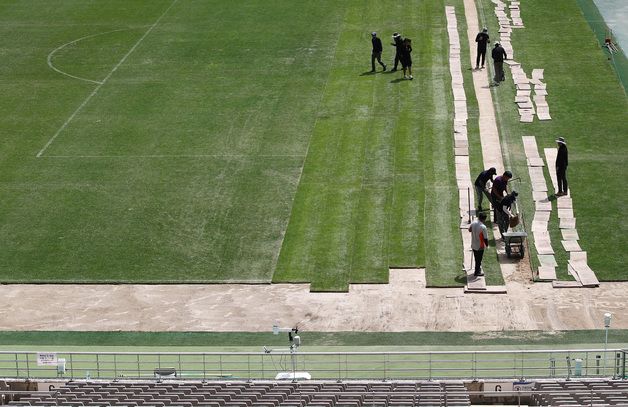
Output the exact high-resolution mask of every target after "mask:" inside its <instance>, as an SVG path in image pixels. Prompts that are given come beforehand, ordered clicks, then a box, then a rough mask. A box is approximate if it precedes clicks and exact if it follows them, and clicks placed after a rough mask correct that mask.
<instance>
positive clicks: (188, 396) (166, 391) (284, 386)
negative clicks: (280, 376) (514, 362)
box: [10, 381, 471, 407]
mask: <svg viewBox="0 0 628 407" xmlns="http://www.w3.org/2000/svg"><path fill="white" fill-rule="evenodd" d="M10 404H11V405H22V406H44V405H55V404H58V405H64V406H88V405H99V406H121V405H124V406H160V407H166V406H183V407H195V406H212V407H250V406H259V407H305V406H316V407H362V406H374V407H394V406H413V405H414V406H441V405H455V406H468V405H470V404H471V403H470V400H469V396H468V394H467V393H466V389H465V387H464V385H463V383H462V382H459V383H451V382H448V383H438V382H414V383H407V382H404V383H383V382H379V383H331V382H317V383H314V382H307V383H282V382H275V383H270V382H269V383H258V382H253V383H247V382H231V383H225V382H209V383H203V382H196V383H191V382H164V383H155V382H150V383H146V382H144V383H138V382H124V383H122V382H82V381H81V382H68V383H65V384H64V385H63V386H61V387H60V388H58V389H56V394H55V395H39V396H34V395H32V396H30V397H22V398H21V399H20V400H18V401H13V402H11V403H10Z"/></svg>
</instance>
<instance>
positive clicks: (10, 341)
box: [0, 329, 628, 347]
mask: <svg viewBox="0 0 628 407" xmlns="http://www.w3.org/2000/svg"><path fill="white" fill-rule="evenodd" d="M301 336H302V337H303V338H304V339H306V340H307V344H308V346H388V347H392V346H474V345H477V346H487V345H513V346H515V345H526V346H529V345H544V346H555V345H565V344H591V343H597V342H599V343H600V344H602V343H604V330H603V329H587V330H577V331H494V332H301ZM285 341H286V338H285V337H284V336H283V335H273V334H272V332H126V331H116V332H104V331H89V332H85V331H71V332H69V331H21V332H20V331H2V332H0V345H5V346H6V345H19V346H28V345H36V346H146V347H151V346H172V347H184V346H201V347H213V346H261V345H285ZM608 341H609V343H620V344H622V343H623V344H626V346H628V329H611V330H609V332H608Z"/></svg>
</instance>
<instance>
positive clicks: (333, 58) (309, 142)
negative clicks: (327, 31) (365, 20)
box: [270, 9, 347, 281]
mask: <svg viewBox="0 0 628 407" xmlns="http://www.w3.org/2000/svg"><path fill="white" fill-rule="evenodd" d="M346 14H347V10H346V9H345V13H344V14H343V16H342V20H341V23H342V24H343V26H344V19H345V16H346ZM341 36H342V30H339V31H338V37H337V38H336V43H335V44H334V48H333V50H332V52H331V54H332V55H333V57H332V58H331V61H330V62H329V71H328V73H327V79H326V80H325V85H324V86H323V91H322V92H321V98H320V100H319V101H318V104H317V105H316V118H315V119H314V125H313V126H312V132H311V133H310V138H309V140H308V141H307V147H306V148H305V155H304V156H303V157H304V158H303V165H302V166H301V171H300V172H299V178H298V179H297V189H296V190H295V191H294V195H293V196H292V203H291V204H290V216H289V217H288V223H287V224H286V229H285V230H284V233H283V235H282V236H281V243H280V245H279V252H277V257H276V258H275V264H274V265H273V276H272V277H271V278H270V279H271V281H272V280H273V278H274V276H275V271H277V263H278V262H279V257H281V251H282V250H283V242H284V239H285V238H286V234H287V233H288V228H289V227H290V220H291V219H292V209H293V208H294V201H295V200H296V199H297V193H298V192H299V185H301V177H302V176H303V169H304V168H305V164H306V163H307V156H308V154H309V152H310V145H312V138H314V132H315V131H316V126H317V125H318V118H319V117H320V114H319V109H320V107H321V105H322V104H323V100H324V99H325V93H327V85H329V78H331V70H332V68H333V66H334V61H335V60H336V51H337V49H338V43H340V37H341Z"/></svg>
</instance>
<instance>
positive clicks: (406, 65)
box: [400, 38, 414, 80]
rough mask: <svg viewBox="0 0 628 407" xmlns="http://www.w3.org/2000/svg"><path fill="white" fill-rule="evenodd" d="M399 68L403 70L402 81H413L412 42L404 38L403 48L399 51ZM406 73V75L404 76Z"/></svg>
mask: <svg viewBox="0 0 628 407" xmlns="http://www.w3.org/2000/svg"><path fill="white" fill-rule="evenodd" d="M400 61H401V68H402V69H403V79H410V80H412V79H414V78H413V77H412V40H411V39H410V38H405V39H404V40H403V48H402V51H401V58H400ZM406 71H407V72H408V75H406Z"/></svg>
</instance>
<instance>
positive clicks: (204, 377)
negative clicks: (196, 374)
mask: <svg viewBox="0 0 628 407" xmlns="http://www.w3.org/2000/svg"><path fill="white" fill-rule="evenodd" d="M205 356H206V355H205V353H203V383H205V382H206V381H207V364H206V363H205ZM263 366H264V356H262V372H263V371H264V367H263Z"/></svg>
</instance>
